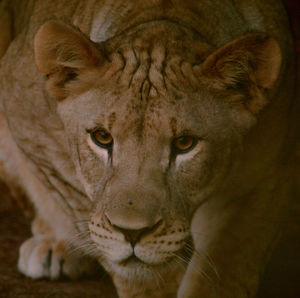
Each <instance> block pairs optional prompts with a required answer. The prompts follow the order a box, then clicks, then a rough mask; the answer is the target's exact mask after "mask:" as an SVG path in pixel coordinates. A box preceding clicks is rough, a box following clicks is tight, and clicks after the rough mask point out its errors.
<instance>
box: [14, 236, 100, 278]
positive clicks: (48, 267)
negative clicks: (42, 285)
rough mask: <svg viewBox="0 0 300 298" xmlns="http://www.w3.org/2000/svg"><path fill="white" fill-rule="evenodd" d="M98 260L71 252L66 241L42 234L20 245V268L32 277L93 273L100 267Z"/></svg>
mask: <svg viewBox="0 0 300 298" xmlns="http://www.w3.org/2000/svg"><path fill="white" fill-rule="evenodd" d="M98 266H99V265H98V264H97V262H96V261H94V260H92V259H90V258H88V257H80V256H78V255H77V256H76V255H73V254H70V253H69V251H68V250H67V245H66V244H65V242H64V241H55V239H53V238H46V237H44V236H42V235H40V236H35V237H32V238H29V239H28V240H26V241H25V242H24V243H23V244H22V245H21V247H20V252H19V260H18V269H19V271H20V272H22V273H23V274H25V275H26V276H29V277H31V278H34V279H37V278H49V279H58V278H60V277H62V276H66V277H69V278H71V279H76V278H79V277H80V276H82V275H86V274H92V273H93V272H95V271H96V270H97V269H98Z"/></svg>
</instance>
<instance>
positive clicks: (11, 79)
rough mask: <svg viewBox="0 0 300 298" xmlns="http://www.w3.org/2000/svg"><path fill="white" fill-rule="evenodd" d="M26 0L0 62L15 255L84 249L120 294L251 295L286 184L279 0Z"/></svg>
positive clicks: (56, 265)
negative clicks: (31, 213) (18, 225)
mask: <svg viewBox="0 0 300 298" xmlns="http://www.w3.org/2000/svg"><path fill="white" fill-rule="evenodd" d="M24 5H25V4H24ZM23 8H24V9H23V10H22V13H20V15H19V17H18V18H17V17H16V19H15V20H14V26H15V28H16V30H15V32H16V36H14V37H13V41H12V42H11V44H10V46H9V49H8V50H7V52H6V54H5V55H4V56H3V58H2V60H1V64H0V66H1V68H0V90H1V91H0V92H1V107H2V110H3V113H2V114H0V117H1V118H0V120H1V121H3V123H5V125H4V126H3V127H1V131H0V133H1V136H3V139H2V140H1V143H3V144H9V145H8V147H11V148H12V149H13V150H11V153H10V152H9V150H8V149H7V146H5V147H3V149H2V148H1V149H0V153H1V154H0V158H1V160H6V159H8V162H7V163H6V164H5V165H4V166H3V165H0V166H1V168H0V170H1V171H0V173H1V175H2V176H3V177H6V181H8V182H10V181H13V182H14V181H16V183H17V184H18V185H20V186H22V188H24V190H25V191H26V193H27V195H28V196H29V197H30V198H31V200H32V202H33V204H34V206H35V208H36V219H35V220H34V222H33V226H32V234H33V236H32V238H30V239H28V240H27V241H25V242H24V243H23V245H22V246H21V248H20V257H19V262H18V267H19V270H20V271H21V272H23V273H24V274H25V275H27V276H30V277H32V278H40V277H48V278H51V279H54V278H59V277H60V276H61V274H66V275H68V276H70V277H72V278H75V277H78V276H79V275H80V274H82V273H85V272H86V271H89V272H93V269H94V267H95V264H94V260H96V261H99V262H100V264H101V265H102V266H103V267H104V268H105V269H106V270H107V271H108V272H109V273H110V274H111V276H112V278H113V281H114V283H115V285H116V288H117V291H118V294H119V296H120V297H122V298H129V297H139V298H141V297H153V298H156V297H157V298H159V297H161V298H162V297H176V296H177V297H180V298H187V297H190V298H192V297H207V298H212V297H218V298H219V297H222V298H223V297H224V298H226V297H228V298H229V297H230V298H233V297H237V298H240V297H254V296H255V293H256V290H257V287H258V285H259V282H260V276H261V273H262V272H263V270H264V267H265V264H266V262H267V259H268V256H269V255H270V253H271V251H272V249H271V247H272V246H273V244H274V241H275V240H276V238H277V236H278V231H279V230H280V223H281V221H282V220H283V219H284V216H285V213H284V211H283V210H284V209H285V206H286V205H288V204H289V201H290V200H291V199H292V196H291V181H292V173H291V171H290V168H289V164H290V160H289V155H290V150H291V149H290V148H289V146H288V144H286V142H285V138H286V136H287V132H288V130H289V129H290V125H291V123H293V119H290V118H289V112H290V108H291V107H292V103H293V100H294V97H295V95H294V82H295V75H294V69H293V68H292V67H290V66H291V65H293V61H294V60H293V59H294V58H293V51H292V41H291V38H290V35H289V29H288V25H287V20H286V18H285V16H284V11H283V7H282V6H281V4H280V3H279V2H278V1H276V2H274V1H271V0H270V1H258V0H257V1H250V0H249V1H248V0H243V1H238V2H237V1H227V2H226V4H225V3H224V2H222V1H217V0H213V1H211V0H203V1H192V0H188V1H163V0H159V1H154V0H153V1H142V0H140V1H129V0H128V1H121V0H115V1H93V0H89V1H79V0H78V1H66V0H65V1H29V2H28V6H26V5H25V6H24V7H23ZM271 8H272V9H271ZM10 10H11V11H13V12H16V11H17V10H16V7H15V6H14V4H11V7H10ZM17 15H18V14H17ZM28 16H30V18H29V17H28ZM29 20H30V21H29ZM49 20H50V21H49ZM24 28H26V30H25V29H24ZM7 74H9V75H7ZM6 119H7V123H8V124H6ZM96 129H105V130H106V131H108V132H109V133H110V134H111V136H112V137H113V145H112V147H111V148H107V149H105V148H103V147H101V146H99V144H98V145H97V142H95V140H94V139H93V136H92V135H93V132H94V131H95V130H96ZM181 136H192V137H194V139H195V140H196V142H195V144H194V146H193V147H192V148H191V150H189V151H186V152H179V151H176V149H175V147H174V144H175V140H176V138H179V137H181ZM6 140H7V141H6ZM8 142H9V143H8ZM14 169H16V170H14ZM14 171H15V172H14ZM12 172H14V173H12ZM7 177H11V178H7ZM49 251H52V255H50V254H49ZM74 251H75V253H74ZM72 252H73V253H72ZM82 253H83V254H84V255H86V257H83V258H82V256H81V254H82ZM50 256H51V258H50ZM61 260H64V262H62V261H61ZM83 264H85V265H83ZM78 265H79V266H78Z"/></svg>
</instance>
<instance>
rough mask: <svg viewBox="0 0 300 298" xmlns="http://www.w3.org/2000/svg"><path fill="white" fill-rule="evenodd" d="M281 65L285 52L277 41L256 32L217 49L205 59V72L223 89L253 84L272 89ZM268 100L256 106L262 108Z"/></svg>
mask: <svg viewBox="0 0 300 298" xmlns="http://www.w3.org/2000/svg"><path fill="white" fill-rule="evenodd" d="M280 65H281V51H280V48H279V46H278V44H277V42H276V41H275V40H274V39H273V38H271V37H269V36H267V35H265V34H263V33H252V34H246V35H244V36H242V37H239V38H237V39H235V40H233V41H231V42H229V43H227V44H225V45H224V46H222V47H221V48H219V49H218V50H216V51H215V52H213V53H212V54H211V55H210V56H209V57H208V58H207V59H206V60H205V61H204V63H203V65H202V71H201V73H202V74H203V75H204V76H205V77H206V78H208V82H209V84H210V85H211V86H212V87H213V88H215V89H219V90H225V89H226V90H243V89H247V88H249V87H250V86H251V85H252V86H253V85H254V86H256V88H259V89H270V88H272V87H273V86H274V84H275V82H276V80H277V78H278V75H279V71H280ZM261 99H262V100H263V98H262V96H261ZM256 101H257V100H256ZM265 103H266V102H261V103H258V102H256V104H255V105H256V106H257V107H258V106H259V109H261V108H262V107H263V106H264V105H265ZM250 105H251V104H250Z"/></svg>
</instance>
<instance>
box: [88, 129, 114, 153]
mask: <svg viewBox="0 0 300 298" xmlns="http://www.w3.org/2000/svg"><path fill="white" fill-rule="evenodd" d="M91 137H92V140H93V142H94V143H95V144H96V145H98V146H100V147H103V148H105V149H107V148H109V147H111V146H112V143H113V137H112V135H111V134H110V133H109V132H107V131H106V130H104V129H97V130H95V131H93V132H92V133H91Z"/></svg>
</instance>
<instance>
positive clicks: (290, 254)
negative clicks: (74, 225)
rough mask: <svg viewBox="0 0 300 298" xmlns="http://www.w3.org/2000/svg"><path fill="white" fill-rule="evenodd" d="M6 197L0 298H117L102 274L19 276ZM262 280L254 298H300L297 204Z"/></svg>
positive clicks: (23, 234)
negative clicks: (83, 276) (44, 277)
mask: <svg viewBox="0 0 300 298" xmlns="http://www.w3.org/2000/svg"><path fill="white" fill-rule="evenodd" d="M286 4H287V8H288V11H289V14H290V16H291V23H292V25H293V28H294V33H295V35H296V36H297V38H296V40H297V41H296V48H297V51H298V54H299V53H300V26H299V23H300V22H299V19H300V2H299V0H287V1H286ZM299 149H300V148H299ZM299 152H300V151H299ZM299 157H300V156H299ZM9 197H10V195H9V192H8V189H7V188H6V187H5V186H4V185H2V184H1V183H0V298H37V297H38V298H40V297H41V298H68V297H72V298H73V297H74V298H82V297H86V298H92V297H98V298H114V297H117V294H116V292H115V290H114V288H113V284H112V282H111V280H110V278H109V276H108V275H107V274H106V273H105V272H102V273H100V274H99V276H97V277H95V278H94V280H80V281H67V280H63V281H47V280H31V279H28V278H26V277H24V276H23V275H21V274H20V273H19V272H18V271H17V267H16V265H17V259H18V249H19V246H20V245H21V243H22V242H23V241H24V240H26V239H27V238H28V237H29V236H30V226H29V219H28V218H27V217H25V216H24V214H23V213H22V212H21V211H20V210H17V209H16V208H15V207H14V208H12V207H11V204H9V203H8V200H7V199H9ZM10 202H11V200H10ZM262 280H263V282H262V284H261V286H260V289H259V293H258V296H257V298H300V204H299V203H298V204H295V206H292V207H291V210H290V217H289V220H288V222H287V223H286V227H285V233H284V235H283V237H282V239H281V241H280V244H279V245H278V247H277V249H276V250H275V252H274V255H273V257H272V260H271V262H270V264H269V265H268V267H267V269H266V272H265V274H264V276H263V278H262ZM195 298H196V297H195ZM199 298H200V297H199ZM203 298H205V297H203ZM220 298H222V297H220Z"/></svg>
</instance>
